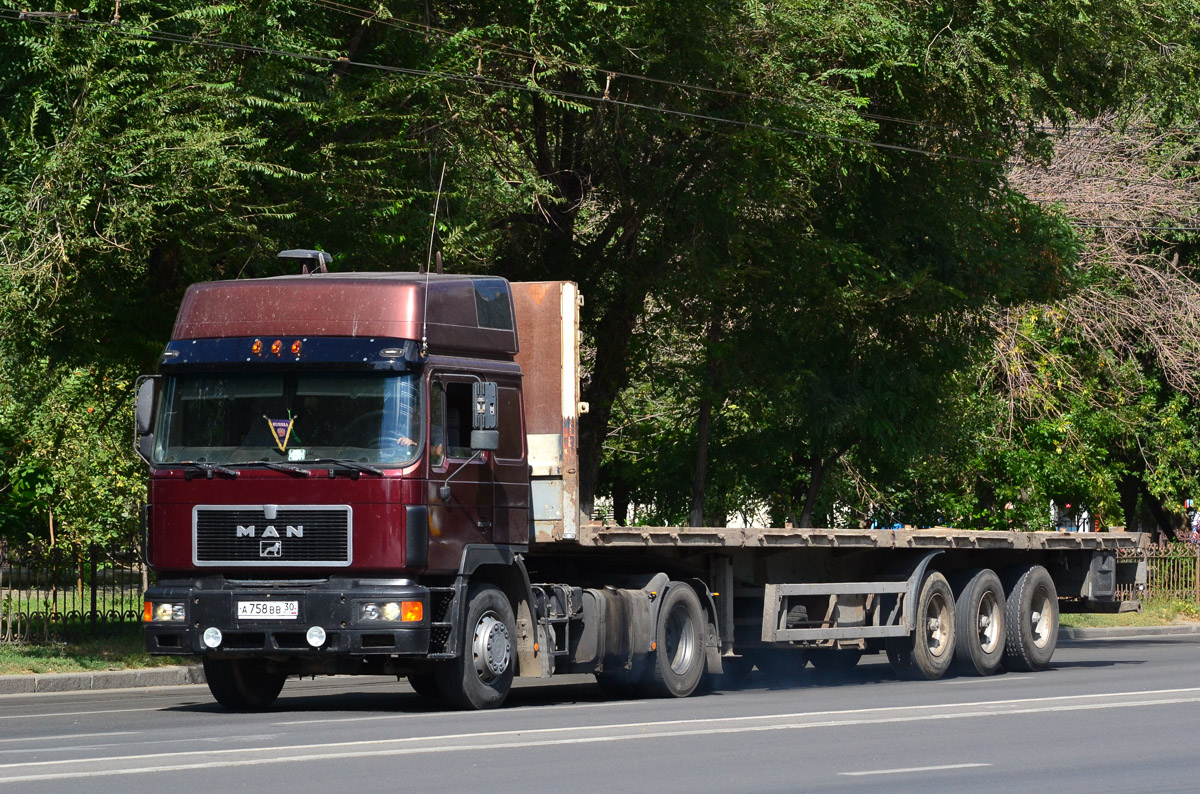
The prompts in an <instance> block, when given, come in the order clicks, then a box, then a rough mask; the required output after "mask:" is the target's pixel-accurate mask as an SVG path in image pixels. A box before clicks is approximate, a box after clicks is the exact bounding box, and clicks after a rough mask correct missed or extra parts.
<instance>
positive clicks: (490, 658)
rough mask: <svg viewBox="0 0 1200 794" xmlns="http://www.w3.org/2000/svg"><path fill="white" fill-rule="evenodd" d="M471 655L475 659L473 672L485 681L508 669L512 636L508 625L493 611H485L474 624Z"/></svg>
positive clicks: (491, 679) (494, 678) (498, 675)
mask: <svg viewBox="0 0 1200 794" xmlns="http://www.w3.org/2000/svg"><path fill="white" fill-rule="evenodd" d="M471 655H472V656H473V657H474V660H475V672H476V673H477V674H478V675H479V679H480V680H481V681H484V682H485V683H486V682H490V681H494V680H496V679H497V678H499V677H500V676H501V675H503V674H504V671H505V670H507V669H508V663H509V659H510V658H511V656H512V638H511V637H509V635H508V627H507V626H505V625H504V622H503V621H501V620H500V619H499V617H498V616H497V615H496V613H495V612H485V613H484V614H483V615H482V616H481V617H480V618H479V622H478V623H477V624H475V636H474V638H473V639H472V641H471Z"/></svg>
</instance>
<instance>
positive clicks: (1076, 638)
mask: <svg viewBox="0 0 1200 794" xmlns="http://www.w3.org/2000/svg"><path fill="white" fill-rule="evenodd" d="M1177 634H1200V623H1184V624H1179V625H1174V626H1128V627H1117V628H1106V629H1060V630H1059V632H1058V641H1059V642H1060V643H1061V642H1066V643H1071V642H1080V641H1086V640H1105V639H1133V638H1136V637H1163V636H1169V635H1177ZM203 683H204V669H203V668H202V667H201V666H200V665H189V666H175V667H151V668H147V669H144V670H106V671H100V672H94V673H43V674H40V675H0V695H27V694H35V693H38V692H82V691H85V690H103V689H146V688H148V687H157V686H183V685H187V684H203Z"/></svg>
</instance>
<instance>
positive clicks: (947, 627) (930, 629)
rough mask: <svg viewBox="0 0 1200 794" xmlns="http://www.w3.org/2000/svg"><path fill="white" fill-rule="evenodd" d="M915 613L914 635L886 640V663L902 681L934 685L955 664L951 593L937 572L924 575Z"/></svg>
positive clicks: (952, 599)
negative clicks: (903, 679) (916, 681)
mask: <svg viewBox="0 0 1200 794" xmlns="http://www.w3.org/2000/svg"><path fill="white" fill-rule="evenodd" d="M916 609H917V614H916V629H914V630H913V633H912V634H911V635H909V636H907V637H890V638H888V641H887V654H888V661H889V662H891V663H892V669H893V670H894V671H895V672H896V675H898V676H900V677H901V678H913V679H926V680H929V681H934V680H936V679H938V678H941V677H942V676H944V675H945V674H946V672H947V671H948V670H949V669H950V663H951V662H952V661H953V660H954V593H953V591H952V590H951V589H950V583H949V582H947V581H946V577H945V576H943V575H942V574H941V573H939V572H938V571H930V572H929V573H927V574H925V578H924V580H922V582H921V589H920V592H919V593H918V595H917V606H916Z"/></svg>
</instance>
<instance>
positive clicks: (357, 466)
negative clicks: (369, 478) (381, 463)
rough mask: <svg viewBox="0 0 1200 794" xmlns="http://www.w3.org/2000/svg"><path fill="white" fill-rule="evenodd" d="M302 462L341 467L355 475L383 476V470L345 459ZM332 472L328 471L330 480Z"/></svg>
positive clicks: (331, 470) (321, 459)
mask: <svg viewBox="0 0 1200 794" xmlns="http://www.w3.org/2000/svg"><path fill="white" fill-rule="evenodd" d="M304 462H305V463H310V464H314V463H315V464H321V463H323V464H325V465H328V466H341V467H342V468H345V469H349V470H350V471H352V472H356V473H357V472H363V471H365V472H367V473H368V474H374V475H376V476H377V477H382V476H383V469H377V468H375V467H374V466H368V465H367V464H365V463H359V462H358V461H356V460H346V459H345V458H317V459H315V460H306V461H304ZM334 471H335V470H334V469H332V468H331V469H330V470H329V476H330V478H333V477H334V476H336V475H335V474H334Z"/></svg>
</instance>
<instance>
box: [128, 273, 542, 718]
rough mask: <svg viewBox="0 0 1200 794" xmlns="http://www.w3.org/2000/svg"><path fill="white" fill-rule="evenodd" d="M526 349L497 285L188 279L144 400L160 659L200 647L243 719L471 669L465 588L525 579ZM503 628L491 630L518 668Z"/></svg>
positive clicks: (320, 278)
mask: <svg viewBox="0 0 1200 794" xmlns="http://www.w3.org/2000/svg"><path fill="white" fill-rule="evenodd" d="M517 352H518V349H517V331H516V325H515V322H514V312H513V299H512V292H511V289H510V285H509V283H508V282H507V281H505V280H504V279H501V278H495V277H479V276H458V275H432V274H416V273H378V274H313V275H302V276H287V277H279V278H270V279H253V280H244V281H222V282H212V283H205V284H197V285H194V286H192V287H191V288H189V290H188V292H187V294H186V296H185V298H184V301H183V303H182V305H181V308H180V310H179V315H178V318H177V320H176V323H175V327H174V331H173V333H172V336H171V341H170V342H169V343H168V345H167V347H166V349H165V351H164V352H163V356H162V359H161V361H160V372H161V374H160V375H159V376H157V377H156V378H153V379H147V380H146V381H145V382H144V383H143V385H142V386H141V388H140V390H139V405H138V432H139V453H140V454H141V455H142V456H143V457H144V458H145V459H146V461H147V463H148V464H149V467H150V480H149V504H148V508H147V520H146V548H147V557H148V560H149V562H150V564H151V566H152V567H153V569H154V571H155V572H156V574H157V583H156V585H155V586H154V587H152V588H151V589H150V590H149V591H148V592H147V593H146V608H145V609H146V614H145V619H146V620H145V625H146V634H145V636H146V644H147V648H148V650H149V651H150V652H151V653H155V654H187V655H199V656H201V657H202V658H203V659H204V662H205V668H206V673H207V675H208V678H209V684H210V687H212V688H213V692H214V694H215V695H216V696H217V698H218V700H221V701H222V702H225V703H226V704H227V705H231V706H234V707H256V706H261V705H265V703H269V702H270V701H272V700H274V698H275V696H276V695H277V694H278V691H279V687H281V686H282V683H283V679H284V678H285V677H286V675H288V674H292V673H298V674H320V673H395V674H398V675H401V674H408V675H410V676H411V677H413V678H414V680H419V679H420V677H421V675H422V674H423V672H424V670H425V668H424V667H423V665H425V664H426V663H428V662H436V661H437V660H448V659H454V658H459V657H461V655H462V654H461V653H459V649H458V648H456V647H455V645H456V644H457V642H458V641H459V635H460V632H457V631H455V630H454V627H455V626H456V625H457V624H458V622H459V621H460V620H461V619H463V617H464V615H465V612H466V610H467V609H468V606H469V605H468V603H467V602H468V601H469V600H470V599H469V598H468V596H469V594H468V593H467V592H465V590H464V585H463V584H462V583H464V582H466V581H468V579H469V578H470V577H471V575H472V574H473V573H475V572H476V571H477V570H478V569H479V568H481V567H485V566H496V568H497V571H498V572H499V573H498V575H497V579H498V581H499V584H500V587H501V589H509V590H513V591H515V592H516V593H517V595H518V596H520V597H524V596H526V594H527V592H528V588H529V585H528V579H527V578H524V581H522V578H523V577H522V576H521V575H520V573H521V572H522V571H523V568H522V567H521V566H520V565H519V564H514V563H519V559H520V556H521V555H522V554H523V553H524V552H525V551H526V550H527V545H528V543H529V540H530V532H531V522H530V515H529V510H530V481H529V467H528V463H527V457H526V449H525V443H526V442H525V429H524V423H523V411H522V396H521V371H520V368H519V367H518V365H517V364H516V363H515V358H514V357H515V356H516V354H517ZM517 600H519V599H518V598H513V599H511V601H513V602H516V601H517ZM500 611H501V612H502V611H503V610H502V609H501V610H500ZM500 617H502V618H504V617H507V618H508V619H507V620H494V621H492V622H490V623H488V622H486V621H482V620H481V621H479V622H480V623H481V624H482V628H481V629H479V631H482V632H483V636H482V638H480V637H479V631H476V635H475V636H476V639H477V640H478V641H479V642H480V643H481V648H482V650H483V651H484V652H485V656H486V655H487V654H492V659H491V661H492V662H493V664H492V668H495V670H496V671H497V672H495V675H501V676H503V675H507V676H508V677H509V678H511V676H512V666H513V665H512V663H511V661H509V659H508V658H507V657H512V656H515V654H516V638H515V637H513V636H511V635H512V634H513V632H514V628H515V626H514V624H513V621H512V619H511V617H510V616H506V615H501V616H500ZM432 668H433V665H430V666H429V669H430V670H432ZM488 673H489V668H486V667H485V669H484V670H483V672H482V674H481V675H480V676H477V678H479V679H481V680H482V681H483V682H484V683H485V684H486V683H487V676H488ZM214 682H216V683H215V684H214ZM504 689H505V691H507V690H506V687H504ZM272 690H273V691H272ZM469 694H470V693H468V695H469ZM476 694H479V693H476ZM482 694H483V696H485V697H486V696H487V694H488V693H487V692H483V693H482ZM466 705H479V704H473V703H467V704H466ZM485 705H486V704H485Z"/></svg>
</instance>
